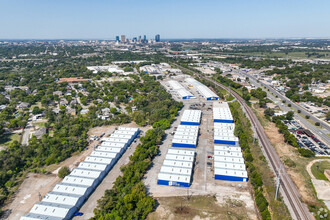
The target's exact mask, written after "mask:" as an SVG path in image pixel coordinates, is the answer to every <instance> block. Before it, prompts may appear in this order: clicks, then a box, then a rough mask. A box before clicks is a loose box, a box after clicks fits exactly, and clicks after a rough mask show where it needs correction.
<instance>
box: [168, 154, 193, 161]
mask: <svg viewBox="0 0 330 220" xmlns="http://www.w3.org/2000/svg"><path fill="white" fill-rule="evenodd" d="M165 158H166V159H167V160H179V161H190V162H192V161H194V157H192V156H185V155H174V154H166V156H165Z"/></svg>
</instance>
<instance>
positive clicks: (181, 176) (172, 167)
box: [157, 148, 195, 187]
mask: <svg viewBox="0 0 330 220" xmlns="http://www.w3.org/2000/svg"><path fill="white" fill-rule="evenodd" d="M194 160H195V151H194V150H185V149H174V148H171V149H169V150H168V152H167V154H166V156H165V160H164V162H163V165H162V167H161V169H160V172H159V174H158V180H157V184H159V185H168V186H181V187H189V186H190V184H191V176H192V172H193V163H194Z"/></svg>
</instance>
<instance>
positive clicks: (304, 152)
mask: <svg viewBox="0 0 330 220" xmlns="http://www.w3.org/2000/svg"><path fill="white" fill-rule="evenodd" d="M298 152H299V153H300V155H301V156H303V157H315V153H314V152H313V151H311V150H307V149H304V148H299V149H298Z"/></svg>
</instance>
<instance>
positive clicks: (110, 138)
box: [102, 137, 129, 144]
mask: <svg viewBox="0 0 330 220" xmlns="http://www.w3.org/2000/svg"><path fill="white" fill-rule="evenodd" d="M102 141H105V142H114V143H124V144H127V143H128V141H129V139H122V138H114V137H108V138H103V139H102Z"/></svg>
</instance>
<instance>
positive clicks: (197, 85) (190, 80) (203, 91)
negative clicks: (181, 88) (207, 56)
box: [185, 78, 219, 100]
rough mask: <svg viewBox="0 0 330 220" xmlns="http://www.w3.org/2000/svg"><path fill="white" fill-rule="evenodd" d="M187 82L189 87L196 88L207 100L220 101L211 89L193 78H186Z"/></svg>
mask: <svg viewBox="0 0 330 220" xmlns="http://www.w3.org/2000/svg"><path fill="white" fill-rule="evenodd" d="M185 81H186V82H187V83H188V84H189V86H192V87H195V88H196V89H197V91H198V92H199V93H200V94H201V95H202V96H203V97H204V98H205V99H206V100H219V96H218V95H217V94H215V93H214V92H213V91H212V90H211V89H209V88H208V87H207V86H205V85H204V84H202V83H200V82H198V81H197V80H195V79H193V78H185Z"/></svg>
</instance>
